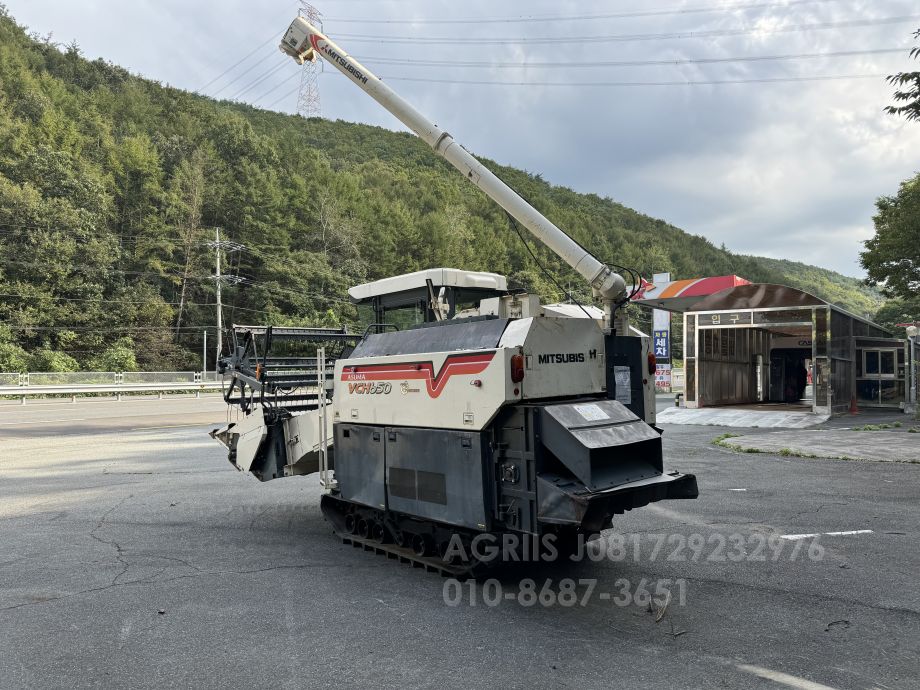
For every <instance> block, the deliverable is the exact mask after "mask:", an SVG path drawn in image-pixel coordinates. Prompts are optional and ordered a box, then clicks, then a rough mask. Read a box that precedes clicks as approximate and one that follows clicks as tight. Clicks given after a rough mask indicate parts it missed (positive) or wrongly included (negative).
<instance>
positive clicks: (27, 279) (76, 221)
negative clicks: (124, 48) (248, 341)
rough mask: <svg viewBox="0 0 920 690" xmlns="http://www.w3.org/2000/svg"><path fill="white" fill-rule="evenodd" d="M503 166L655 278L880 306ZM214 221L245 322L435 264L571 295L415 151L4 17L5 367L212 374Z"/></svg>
mask: <svg viewBox="0 0 920 690" xmlns="http://www.w3.org/2000/svg"><path fill="white" fill-rule="evenodd" d="M355 97H356V98H359V97H361V96H360V94H356V96H355ZM495 170H496V172H497V173H498V174H499V175H500V176H501V177H503V178H504V179H505V180H506V181H507V182H508V183H509V184H511V185H512V186H513V187H514V188H515V189H517V190H518V191H519V192H520V193H521V194H523V195H524V196H525V197H526V198H528V199H529V200H530V201H531V203H533V204H534V205H535V206H536V207H538V208H539V209H540V210H541V211H542V212H543V213H545V214H546V215H547V216H548V217H550V218H552V219H553V220H554V222H556V223H557V224H558V225H559V226H560V227H562V228H564V229H565V230H566V231H568V232H569V233H571V234H572V235H573V236H574V237H575V238H576V239H577V240H578V241H579V242H581V243H582V244H584V245H585V246H587V247H589V248H590V249H591V250H592V251H593V252H595V253H596V254H597V255H598V256H599V257H600V258H602V259H605V260H613V261H615V262H616V263H618V264H622V265H626V266H629V267H632V268H634V269H636V270H637V271H639V272H641V273H642V274H643V275H646V276H648V275H649V274H651V273H652V272H653V271H664V270H669V271H671V272H672V273H673V274H674V275H675V276H676V277H694V276H699V275H719V274H726V273H737V274H739V275H742V276H745V277H747V278H749V279H752V280H758V281H772V282H781V283H787V284H791V285H794V286H797V287H801V288H804V289H806V290H809V291H812V292H814V293H815V294H817V295H820V296H822V297H825V298H827V299H830V300H831V301H834V302H837V303H839V304H841V305H842V306H844V307H845V308H847V309H850V310H852V311H855V312H858V313H860V314H864V313H867V312H872V311H874V310H875V308H877V306H878V301H879V300H878V295H877V294H876V293H875V292H873V291H871V290H869V289H867V288H865V287H863V286H862V285H861V284H860V283H859V282H858V281H856V280H855V279H851V278H845V277H844V276H840V275H839V274H836V273H833V272H830V271H825V270H822V269H819V268H815V267H812V266H805V265H803V264H795V263H792V262H787V261H775V260H766V259H761V258H757V257H749V256H738V255H733V254H731V253H729V252H727V251H725V250H724V249H720V248H717V247H715V246H714V245H713V244H712V243H710V242H709V241H707V240H706V239H705V238H703V237H698V236H694V235H690V234H687V233H685V232H683V231H681V230H680V229H678V228H676V227H674V226H672V225H669V224H668V223H666V222H665V221H662V220H658V219H654V218H650V217H648V216H645V215H642V214H639V213H636V212H635V211H632V210H630V209H628V208H626V207H624V206H622V205H620V204H618V203H616V202H614V201H612V200H610V199H605V198H601V197H599V196H596V195H593V194H577V193H575V192H573V191H572V190H569V189H566V188H564V187H558V186H553V185H550V184H548V183H547V182H546V181H544V180H543V179H541V178H540V177H539V176H538V175H531V174H528V173H526V172H523V171H520V170H515V169H512V168H507V167H503V166H495ZM215 227H220V228H221V229H222V233H223V235H222V239H223V240H232V241H233V242H236V243H239V244H242V245H244V247H245V248H244V249H240V250H232V249H231V248H225V249H224V251H223V252H222V256H223V261H224V273H227V274H230V275H231V276H233V277H234V278H235V280H236V282H235V284H227V285H225V286H224V301H225V304H226V305H227V306H226V308H225V319H226V320H227V321H235V322H240V323H245V322H274V323H289V324H296V323H304V324H339V323H351V322H353V321H354V320H355V319H356V313H355V311H354V309H353V307H352V306H351V305H350V304H348V302H347V301H346V300H345V299H344V297H345V290H346V288H347V287H348V286H350V285H352V284H355V283H358V282H362V281H365V280H372V279H376V278H380V277H384V276H388V275H392V274H395V273H402V272H406V271H412V270H417V269H419V268H424V267H429V266H455V267H462V268H467V269H475V270H490V271H495V272H500V273H505V274H507V275H509V276H510V277H511V278H513V279H515V280H517V281H519V282H521V283H523V284H524V285H526V286H527V287H529V288H531V289H532V290H534V291H537V292H540V293H542V294H544V295H545V296H547V297H557V298H558V297H560V295H557V294H555V292H554V288H553V286H552V284H551V283H549V281H547V280H546V279H545V278H544V277H543V275H542V274H541V272H540V270H539V269H538V268H537V267H536V266H535V265H534V264H533V261H532V260H531V259H530V257H529V255H528V253H527V250H526V248H525V247H524V246H523V244H522V242H521V240H520V239H519V238H518V237H517V236H516V235H515V234H514V233H513V232H512V231H511V230H510V228H509V226H508V221H507V219H506V217H505V216H504V214H503V212H502V211H501V210H500V209H499V208H498V207H496V206H495V204H493V203H492V202H491V201H490V200H489V199H487V198H486V197H485V196H484V195H483V194H481V193H480V192H479V191H478V190H477V189H476V188H474V187H473V186H472V185H470V184H469V183H467V182H466V181H465V180H463V179H462V178H460V176H459V175H457V174H456V173H455V172H454V171H453V170H452V169H450V168H449V167H448V166H447V164H446V163H444V162H443V161H441V160H440V159H438V158H437V157H436V156H435V155H434V154H433V153H432V152H431V151H430V150H428V148H427V147H426V146H425V145H424V144H423V143H422V142H420V141H419V140H418V139H416V138H415V137H413V136H410V135H408V134H404V133H396V132H391V131H388V130H385V129H381V128H376V127H369V126H365V125H358V124H351V123H345V122H331V121H326V120H319V119H315V120H305V119H303V118H300V117H293V116H287V115H282V114H278V113H272V112H267V111H261V110H256V109H253V108H249V107H246V106H241V105H236V104H232V103H227V102H215V101H212V100H209V99H207V98H203V97H200V96H196V95H194V94H190V93H187V92H184V91H180V90H177V89H173V88H168V87H165V86H163V85H161V84H158V83H156V82H153V81H150V80H145V79H141V78H138V77H135V76H132V75H131V74H129V73H128V72H127V71H125V70H124V69H122V68H120V67H117V66H115V65H112V64H110V63H106V62H104V61H99V60H97V61H93V62H90V61H87V60H85V59H84V58H82V57H81V55H80V52H79V49H78V48H77V47H75V46H71V47H68V48H63V49H62V48H60V47H58V46H55V45H52V44H49V43H47V42H41V41H37V40H35V39H34V38H31V37H29V36H28V35H27V34H26V32H25V31H24V29H23V28H22V27H19V26H17V25H16V23H15V22H14V21H13V19H12V18H10V17H9V16H6V15H4V16H2V17H0V371H3V370H16V369H26V368H30V369H32V370H36V369H60V368H75V367H78V366H82V367H84V368H103V369H111V368H115V369H122V368H131V367H133V366H140V367H143V368H148V369H172V368H174V367H197V366H199V365H200V358H199V353H200V351H201V345H200V343H201V337H202V335H201V334H202V331H203V329H205V328H212V330H211V334H210V335H211V336H212V337H213V335H214V332H213V327H212V324H213V323H214V306H213V303H214V298H215V284H214V281H213V279H212V278H211V275H212V273H213V270H214V258H215V252H214V249H213V248H212V247H210V246H209V245H208V244H207V243H208V242H209V241H211V240H213V239H214V234H215V233H214V229H213V228H215ZM536 251H537V253H538V256H539V257H540V259H541V261H542V262H544V263H545V265H547V266H548V267H550V269H551V270H552V271H553V272H554V273H555V274H556V275H557V276H558V277H559V279H560V282H562V283H568V284H570V285H571V286H573V290H574V291H575V293H576V294H577V295H580V296H581V297H585V298H586V297H587V296H586V295H585V291H584V290H583V289H582V288H581V287H580V286H581V284H582V283H581V281H580V279H578V277H577V276H575V275H574V274H572V273H571V272H570V271H569V270H568V269H567V268H566V267H565V266H563V265H562V264H561V262H560V261H558V260H557V259H556V258H555V257H554V256H552V255H550V254H549V253H548V252H546V251H545V250H543V249H542V248H539V247H538V248H536ZM212 342H213V341H212Z"/></svg>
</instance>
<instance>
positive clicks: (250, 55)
mask: <svg viewBox="0 0 920 690" xmlns="http://www.w3.org/2000/svg"><path fill="white" fill-rule="evenodd" d="M277 40H278V32H277V31H275V32H273V33H272V35H271V37H270V38H269V39H268V40H267V41H265V42H263V43H260V44H259V45H258V46H257V47H256V48H255V49H254V50H253V51H252V52H250V53H246V55H244V56H243V57H242V58H240V59H239V60H237V61H236V62H234V63H233V64H232V65H230V66H229V67H228V68H227V69H225V70H224V71H223V72H221V73H220V74H218V75H217V76H216V77H214V78H213V79H212V80H211V81H209V82H208V83H207V84H205V85H204V86H202V87H200V88H197V89H195V93H201V92H202V91H204V90H205V89H206V88H208V87H209V86H210V85H211V84H213V83H214V82H216V81H217V80H218V79H220V78H221V77H223V76H224V75H225V74H228V73H230V72H232V71H233V70H234V69H236V68H237V67H239V66H240V65H242V64H243V63H244V62H246V60H248V59H249V58H251V57H252V56H253V55H255V54H256V53H258V52H259V51H260V50H262V48H264V47H265V46H267V45H268V44H269V43H271V42H272V41H277Z"/></svg>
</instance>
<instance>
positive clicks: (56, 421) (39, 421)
mask: <svg viewBox="0 0 920 690" xmlns="http://www.w3.org/2000/svg"><path fill="white" fill-rule="evenodd" d="M89 419H90V418H89V417H78V418H77V419H69V418H65V419H61V418H58V419H37V420H34V421H31V422H0V426H23V425H25V424H60V423H61V422H86V421H88V420H89Z"/></svg>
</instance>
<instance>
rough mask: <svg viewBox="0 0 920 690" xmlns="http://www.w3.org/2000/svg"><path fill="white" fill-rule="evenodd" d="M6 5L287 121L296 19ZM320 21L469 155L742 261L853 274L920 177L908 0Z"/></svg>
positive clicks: (107, 52)
mask: <svg viewBox="0 0 920 690" xmlns="http://www.w3.org/2000/svg"><path fill="white" fill-rule="evenodd" d="M0 2H3V3H4V4H6V6H7V8H8V9H9V11H10V13H11V14H12V15H13V16H14V17H15V18H16V20H17V21H18V22H19V23H20V24H23V25H25V26H27V27H28V28H29V29H30V30H31V31H34V32H35V33H37V34H40V35H41V36H45V35H47V34H48V33H51V34H53V38H54V40H56V41H59V42H61V43H70V42H71V41H76V42H77V43H78V44H79V45H80V47H81V49H82V50H83V52H84V54H85V55H86V56H87V57H89V58H97V57H102V58H104V59H106V60H110V61H112V62H114V63H117V64H119V65H121V66H123V67H125V68H127V69H129V70H131V71H132V72H134V73H137V74H141V75H143V76H145V77H149V78H152V79H156V80H158V81H161V82H163V83H168V84H170V85H173V86H177V87H180V88H185V89H189V90H198V91H200V92H201V93H203V94H206V95H212V96H216V97H218V98H238V99H239V100H242V101H246V102H250V103H254V104H255V105H258V106H260V107H265V108H270V109H274V110H280V111H284V112H296V110H297V90H298V85H299V80H300V76H299V74H300V72H299V68H298V67H297V65H296V64H295V63H294V62H293V61H291V60H290V59H289V58H286V57H285V56H283V55H282V54H281V53H280V52H278V50H277V40H278V39H279V38H280V36H281V35H282V34H283V32H284V30H285V29H286V28H287V26H288V24H289V23H290V21H291V20H292V19H293V18H294V17H295V16H296V14H297V10H298V7H299V3H297V2H291V1H290V0H262V1H260V2H252V0H221V1H220V2H217V1H216V0H156V1H154V0H133V1H132V2H125V1H124V0H0ZM314 4H315V5H316V7H317V9H318V10H319V11H320V12H321V13H322V15H323V28H324V30H325V32H326V33H327V34H328V35H329V36H330V37H331V38H332V39H333V40H335V41H337V42H338V43H339V44H340V45H341V46H342V47H343V48H344V49H345V50H347V51H348V52H350V53H351V54H352V55H353V56H355V57H357V58H358V59H360V60H361V61H362V62H363V64H365V65H366V66H367V67H368V68H369V69H370V70H371V71H373V72H374V73H375V74H377V75H378V76H380V77H381V78H383V79H384V80H385V81H387V82H388V83H389V84H390V85H391V86H392V87H393V88H394V89H396V90H397V91H398V92H399V93H400V94H401V95H402V96H403V97H405V98H406V99H407V100H409V101H410V102H411V103H413V104H414V105H415V106H416V107H417V108H418V109H419V110H420V111H421V112H423V113H425V114H426V115H427V116H429V117H430V118H431V119H432V120H434V121H435V122H436V123H438V124H439V125H440V126H441V127H443V128H445V129H447V130H448V131H449V132H451V134H453V135H454V137H455V138H456V139H457V140H458V141H459V142H460V143H462V144H463V145H464V146H465V147H466V148H467V149H469V150H470V151H472V152H474V153H476V154H479V155H482V156H485V157H487V158H490V159H492V160H496V161H498V162H500V163H502V164H506V165H512V166H515V167H518V168H523V169H525V170H528V171H529V172H531V173H539V174H540V175H542V176H543V178H544V179H546V180H548V181H549V182H552V183H553V184H558V185H562V186H565V187H569V188H572V189H575V190H576V191H579V192H585V193H589V192H590V193H595V194H598V195H600V196H604V197H610V198H612V199H614V200H616V201H618V202H620V203H622V204H624V205H626V206H629V207H631V208H634V209H636V210H638V211H640V212H642V213H645V214H648V215H650V216H653V217H656V218H662V219H664V220H666V221H668V222H669V223H672V224H674V225H676V226H678V227H680V228H683V229H684V230H686V231H688V232H690V233H693V234H696V235H702V236H704V237H706V238H707V239H709V240H710V241H711V242H713V243H714V244H716V245H722V244H724V245H725V246H726V247H727V248H728V249H729V250H731V251H733V252H735V253H744V254H757V255H763V256H771V257H776V258H786V259H794V260H798V261H805V262H807V263H813V264H816V265H819V266H823V267H826V268H830V269H833V270H837V271H840V272H841V273H844V274H847V275H852V276H862V275H863V271H862V269H861V267H860V266H859V251H860V249H861V248H862V242H863V241H864V240H866V239H868V238H869V237H871V236H872V233H873V229H872V215H873V211H874V206H875V199H876V198H877V197H879V196H882V195H891V194H894V193H896V191H897V188H898V184H899V183H900V182H901V181H902V180H904V179H906V178H908V177H910V176H912V175H913V174H915V173H916V172H918V171H920V123H916V122H914V123H910V122H906V121H905V120H903V119H898V118H895V117H893V116H890V115H887V114H885V113H883V112H882V109H883V108H884V107H885V106H886V105H889V104H890V103H891V93H892V91H893V89H892V88H891V87H890V86H889V85H888V84H886V83H885V80H884V76H885V75H888V74H891V73H893V72H897V71H902V70H915V69H918V68H920V65H918V63H917V62H916V61H914V62H912V61H910V60H909V59H908V55H907V53H908V51H909V49H910V47H911V46H912V45H915V44H916V41H915V40H914V39H912V36H911V34H912V33H913V31H914V30H916V29H917V28H918V27H920V6H918V5H917V4H916V2H915V0H691V1H683V2H682V1H681V0H647V1H645V2H642V1H641V0H622V1H621V0H596V1H595V2H591V3H587V2H584V1H581V2H578V1H575V0H553V1H552V2H550V1H548V0H506V1H505V2H500V3H499V2H495V1H494V0H463V2H457V1H456V0H315V2H314ZM841 53H845V54H841ZM739 58H742V59H739ZM763 58H770V59H763ZM419 63H424V64H419ZM432 63H436V64H432ZM522 63H531V64H530V65H528V66H522ZM534 63H537V64H534ZM603 63H607V64H603ZM609 63H615V64H609ZM622 63H628V64H622ZM636 63H640V64H636ZM649 63H654V64H649ZM816 77H822V79H815V78H816ZM823 77H834V78H833V79H823ZM419 80H421V81H419ZM463 82H477V83H463ZM483 82H485V83H483ZM319 91H320V99H321V108H322V115H323V116H324V117H327V118H330V119H341V120H346V121H353V122H365V123H369V124H374V125H379V126H382V127H387V128H389V129H404V128H403V127H402V125H401V124H400V123H399V122H398V121H397V120H396V119H395V118H394V117H393V116H392V115H390V114H389V113H387V112H386V111H384V110H383V109H382V108H380V106H378V105H377V104H376V103H375V102H373V101H372V100H371V99H369V98H368V97H367V96H365V95H364V94H362V93H360V91H359V90H358V89H357V88H355V86H354V85H353V84H352V83H351V82H350V81H348V80H347V79H346V78H345V77H344V76H342V75H341V74H339V73H338V72H337V71H336V70H335V69H334V68H332V67H331V66H330V65H328V64H327V65H324V66H323V72H322V73H321V74H320V75H319Z"/></svg>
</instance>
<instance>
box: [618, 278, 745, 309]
mask: <svg viewBox="0 0 920 690" xmlns="http://www.w3.org/2000/svg"><path fill="white" fill-rule="evenodd" d="M750 284H751V281H749V280H745V279H744V278H739V277H738V276H735V275H730V276H712V277H709V278H691V279H690V280H674V281H670V282H667V283H655V284H651V285H647V286H646V287H645V289H644V290H643V291H642V292H641V293H640V294H639V295H638V296H637V297H636V298H635V299H633V302H634V303H636V304H640V305H642V306H646V307H653V308H655V309H664V310H665V311H674V312H685V311H688V310H690V308H692V307H693V306H694V305H695V304H696V303H697V302H699V301H700V300H702V299H703V298H705V297H708V296H709V295H713V294H715V293H717V292H721V291H723V290H728V289H730V288H734V287H739V286H741V285H750Z"/></svg>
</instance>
